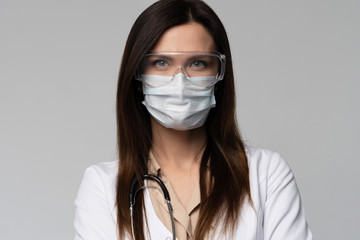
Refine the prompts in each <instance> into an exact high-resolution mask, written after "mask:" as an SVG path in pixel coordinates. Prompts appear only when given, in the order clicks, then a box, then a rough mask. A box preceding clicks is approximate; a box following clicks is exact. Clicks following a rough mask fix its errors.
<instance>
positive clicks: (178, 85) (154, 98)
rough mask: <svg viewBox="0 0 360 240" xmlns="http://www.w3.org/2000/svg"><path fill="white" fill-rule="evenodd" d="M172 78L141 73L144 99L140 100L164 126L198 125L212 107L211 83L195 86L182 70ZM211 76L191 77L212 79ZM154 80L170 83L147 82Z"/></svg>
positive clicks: (212, 93) (182, 127)
mask: <svg viewBox="0 0 360 240" xmlns="http://www.w3.org/2000/svg"><path fill="white" fill-rule="evenodd" d="M172 78H173V77H171V76H170V77H169V76H159V75H143V76H142V80H143V93H144V95H145V100H144V101H143V102H142V103H143V104H144V105H145V106H146V108H147V110H148V111H149V113H150V114H151V115H152V116H153V117H154V118H155V119H156V120H157V121H158V122H159V123H160V124H162V125H163V126H165V127H167V128H172V129H176V130H189V129H194V128H198V127H201V126H202V125H203V124H204V122H205V121H206V118H207V116H208V113H209V111H210V109H211V108H213V107H215V96H214V85H212V86H206V87H204V86H203V87H200V86H197V85H194V84H193V83H191V82H190V81H189V80H188V79H187V77H186V76H185V75H184V74H182V73H178V74H176V75H175V77H174V79H172ZM214 78H215V77H196V78H190V79H191V80H192V81H211V80H213V79H214ZM171 79H172V80H171ZM169 80H171V81H169ZM154 81H155V82H156V81H168V82H169V83H168V84H167V85H165V86H161V87H151V84H149V83H151V82H154Z"/></svg>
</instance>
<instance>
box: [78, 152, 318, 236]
mask: <svg viewBox="0 0 360 240" xmlns="http://www.w3.org/2000/svg"><path fill="white" fill-rule="evenodd" d="M246 153H247V157H248V163H249V170H250V189H251V197H252V201H253V206H250V205H249V204H247V203H246V204H245V205H244V207H243V209H242V213H241V215H240V218H239V221H238V223H237V227H236V229H235V232H234V235H233V236H228V235H227V234H226V233H225V234H224V233H223V232H222V231H221V230H222V229H221V224H220V225H219V226H218V227H217V226H214V231H213V232H211V234H210V236H211V237H209V239H222V240H228V239H234V240H237V239H239V240H308V239H312V234H311V232H310V229H309V227H308V225H307V223H306V219H305V212H304V209H303V207H302V203H301V198H300V194H299V191H298V188H297V185H296V182H295V178H294V175H293V173H292V171H291V169H290V167H289V166H288V164H287V163H286V161H285V160H284V159H283V158H281V156H280V155H279V154H278V153H275V152H272V151H269V150H265V149H256V148H251V147H247V148H246ZM117 172H118V161H112V162H103V163H99V164H96V165H93V166H90V167H89V168H87V169H86V171H85V174H84V177H83V180H82V183H81V185H80V189H79V192H78V195H77V198H76V200H75V206H76V213H75V220H74V226H75V238H74V240H117V239H119V238H118V235H117V209H116V207H115V199H116V198H115V197H116V179H117ZM225 187H226V186H225ZM144 194H145V207H146V214H147V218H148V225H149V229H150V237H151V239H153V240H162V239H171V237H172V234H171V233H170V231H169V230H168V229H167V228H166V227H165V226H164V224H163V223H162V222H161V221H160V219H159V218H158V217H157V215H156V213H155V210H154V207H153V203H152V201H151V200H150V199H151V198H150V196H149V192H148V191H144ZM145 237H146V239H150V238H149V236H148V235H147V234H145ZM127 239H129V240H130V239H131V238H130V237H128V238H127Z"/></svg>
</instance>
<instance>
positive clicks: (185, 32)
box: [152, 22, 216, 52]
mask: <svg viewBox="0 0 360 240" xmlns="http://www.w3.org/2000/svg"><path fill="white" fill-rule="evenodd" d="M152 50H153V51H174V52H175V51H176V52H186V51H215V50H216V48H215V43H214V39H213V37H212V36H211V35H210V33H209V32H208V31H207V29H206V28H205V27H203V26H202V25H201V24H199V23H195V22H190V23H186V24H183V25H179V26H175V27H172V28H170V29H168V30H167V31H165V32H164V33H163V35H162V36H161V37H160V39H159V41H158V42H157V43H156V45H155V47H154V48H153V49H152Z"/></svg>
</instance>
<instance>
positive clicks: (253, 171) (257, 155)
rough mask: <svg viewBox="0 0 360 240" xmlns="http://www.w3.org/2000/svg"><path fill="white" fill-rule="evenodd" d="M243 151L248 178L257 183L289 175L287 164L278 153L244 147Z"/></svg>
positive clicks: (289, 170)
mask: <svg viewBox="0 0 360 240" xmlns="http://www.w3.org/2000/svg"><path fill="white" fill-rule="evenodd" d="M245 149H246V155H247V157H248V164H249V169H250V176H251V177H256V178H257V181H258V182H259V183H261V182H262V181H264V180H266V179H268V178H269V177H272V176H274V175H277V174H281V173H283V174H289V173H291V169H290V166H289V164H288V163H287V162H286V161H285V159H284V158H283V157H282V156H281V155H280V154H279V153H277V152H274V151H271V150H269V149H264V148H254V147H250V146H246V148H245Z"/></svg>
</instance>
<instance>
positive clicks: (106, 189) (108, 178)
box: [75, 161, 119, 206]
mask: <svg viewBox="0 0 360 240" xmlns="http://www.w3.org/2000/svg"><path fill="white" fill-rule="evenodd" d="M118 164H119V163H118V161H110V162H100V163H97V164H94V165H91V166H89V167H87V168H86V170H85V172H84V176H83V179H82V181H81V184H80V188H79V192H78V195H77V198H76V200H75V205H88V206H93V205H94V204H95V203H99V202H100V201H101V202H102V203H111V204H113V202H114V197H115V195H116V179H117V173H118ZM95 196H96V198H95Z"/></svg>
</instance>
